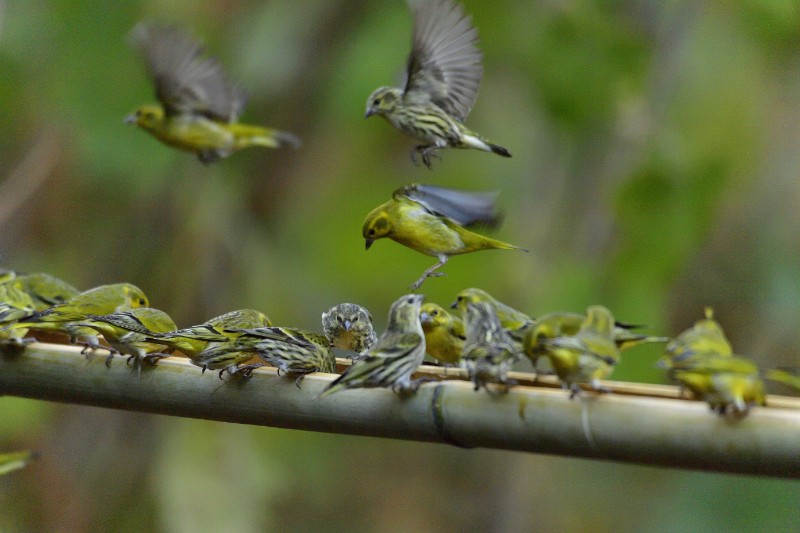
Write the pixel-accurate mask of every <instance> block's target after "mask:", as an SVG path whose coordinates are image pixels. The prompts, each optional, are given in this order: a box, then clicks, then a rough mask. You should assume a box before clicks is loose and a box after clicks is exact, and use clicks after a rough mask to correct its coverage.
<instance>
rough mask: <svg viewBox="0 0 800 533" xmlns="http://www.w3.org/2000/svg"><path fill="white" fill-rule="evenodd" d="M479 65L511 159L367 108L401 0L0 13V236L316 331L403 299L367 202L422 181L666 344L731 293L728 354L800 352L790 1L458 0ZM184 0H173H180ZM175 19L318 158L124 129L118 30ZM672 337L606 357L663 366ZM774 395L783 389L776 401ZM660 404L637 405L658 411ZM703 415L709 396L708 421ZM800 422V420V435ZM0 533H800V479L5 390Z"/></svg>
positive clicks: (127, 104)
mask: <svg viewBox="0 0 800 533" xmlns="http://www.w3.org/2000/svg"><path fill="white" fill-rule="evenodd" d="M464 3H465V5H466V8H467V10H468V11H469V12H470V13H471V14H472V15H473V20H474V22H475V24H476V25H477V27H478V29H479V33H480V36H481V39H482V41H481V48H482V50H483V52H484V66H485V76H484V80H483V84H482V88H481V92H480V94H479V98H478V102H477V105H476V106H475V108H474V110H473V112H472V115H471V116H470V118H469V121H468V124H469V125H470V126H471V127H473V128H474V129H475V130H476V131H479V132H481V133H482V134H484V135H486V136H488V137H489V138H490V139H492V140H493V141H495V142H497V143H498V144H501V145H503V146H506V147H507V148H508V149H509V150H510V151H511V152H512V153H513V155H514V157H513V158H512V159H502V158H499V157H496V156H493V155H491V154H485V153H480V152H475V151H455V150H451V151H445V152H442V156H443V158H442V160H441V161H434V169H433V170H432V171H429V170H427V169H425V168H424V167H423V168H417V167H414V166H413V165H412V164H411V162H410V161H409V158H408V153H409V149H410V148H411V146H412V145H413V141H412V140H411V139H410V138H406V137H404V136H403V135H401V134H400V133H398V132H397V131H395V130H394V129H392V128H391V127H390V126H389V125H388V124H386V123H385V122H383V121H382V120H381V119H379V118H373V119H371V120H368V121H365V120H364V119H363V118H362V117H363V113H364V105H365V102H366V97H367V96H368V95H369V94H370V93H371V92H372V90H373V89H375V88H376V87H378V86H380V85H386V84H391V83H393V82H395V81H396V80H397V79H398V78H399V76H400V73H401V70H402V66H403V65H404V61H405V58H406V54H407V52H408V49H409V43H410V34H411V17H410V15H409V13H408V10H407V8H406V6H405V4H404V2H401V1H399V0H396V1H392V2H388V1H384V0H380V1H377V0H372V1H366V0H348V1H341V0H338V1H333V0H315V1H296V0H271V1H267V2H255V1H245V0H203V1H190V0H175V1H172V2H169V3H164V2H159V1H155V0H141V1H129V2H121V3H119V4H114V5H113V7H111V6H110V5H109V4H108V3H107V2H105V1H100V0H86V1H83V2H72V1H66V0H53V1H50V2H36V1H34V2H25V1H13V0H12V1H8V2H5V3H0V14H1V16H2V18H0V79H2V81H1V82H0V138H2V142H1V143H0V256H1V258H2V266H3V267H8V268H15V269H19V270H26V271H39V270H42V271H47V272H50V273H52V274H55V275H58V276H60V277H62V278H64V279H66V280H68V281H70V282H72V283H74V284H75V285H77V286H78V287H79V288H83V289H86V288H90V287H93V286H96V285H99V284H102V283H107V282H115V281H130V282H133V283H135V284H137V285H139V286H140V287H142V288H143V289H144V290H145V291H146V292H147V294H148V295H149V296H150V300H151V303H152V305H154V306H155V307H159V308H162V309H164V310H166V311H168V312H169V313H171V314H172V315H173V316H174V318H175V319H176V321H177V322H178V324H179V325H181V326H186V325H190V324H194V323H198V322H200V321H203V320H205V319H207V318H209V317H211V316H214V315H217V314H220V313H222V312H224V311H228V310H231V309H235V308H244V307H253V308H257V309H261V310H263V311H265V312H267V313H268V314H269V315H270V316H271V317H272V319H273V321H274V322H276V323H278V324H280V325H292V326H300V327H306V328H312V329H319V327H320V325H319V317H320V313H321V312H322V311H323V310H325V309H327V308H328V307H329V306H330V305H333V304H335V303H339V302H341V301H354V302H356V303H360V304H363V305H365V306H367V307H368V308H369V309H371V310H372V312H373V314H374V316H375V319H376V325H377V326H378V328H379V329H382V327H383V325H384V323H385V320H386V317H385V315H386V311H387V309H388V306H389V304H390V303H391V301H392V300H394V299H395V298H396V297H397V296H399V295H400V294H402V293H404V292H405V291H406V290H407V286H408V285H409V284H410V283H411V282H412V281H413V280H414V279H416V277H417V276H418V275H419V274H420V273H421V271H422V270H423V269H425V268H426V267H428V266H430V265H431V264H433V262H434V261H433V259H432V258H429V257H425V256H422V255H419V254H417V253H415V252H413V251H411V250H408V249H406V248H403V247H401V246H400V245H397V244H395V243H392V242H390V241H380V242H378V243H376V245H375V246H374V247H373V248H372V249H371V250H370V251H369V252H368V253H367V252H365V251H364V243H363V239H362V238H361V235H360V229H361V224H362V221H363V217H364V215H365V214H366V213H367V212H368V211H369V210H370V209H371V208H372V207H374V206H376V205H378V204H380V203H382V202H384V201H385V200H387V199H388V198H389V197H390V194H391V192H392V191H393V190H394V189H395V188H396V187H397V186H399V185H401V184H403V183H407V182H411V181H417V182H423V183H431V184H436V185H442V186H454V187H463V188H466V189H478V190H480V189H490V190H499V191H501V192H502V194H501V197H500V199H501V204H502V207H503V209H504V211H505V213H506V221H505V225H504V226H503V227H502V228H501V229H500V230H499V231H498V232H497V233H496V236H497V237H498V238H501V239H503V240H508V241H510V242H513V243H516V244H519V245H521V246H524V247H526V248H529V249H530V250H531V252H530V253H529V254H523V253H514V252H499V251H498V252H482V253H479V254H472V255H467V256H462V257H456V258H453V260H452V261H451V262H450V263H449V264H448V265H447V266H446V267H445V269H444V270H445V272H446V273H447V276H446V277H443V278H439V279H434V280H429V281H428V282H427V283H426V284H425V285H424V286H423V292H425V293H426V294H427V296H428V299H429V301H436V302H439V303H442V304H446V303H449V302H451V301H452V299H453V297H454V295H455V294H456V292H457V291H459V290H460V289H462V288H465V287H469V286H479V287H482V288H484V289H486V290H488V291H489V292H491V293H493V294H494V295H495V296H497V297H498V298H500V299H502V300H504V301H506V302H508V303H509V304H511V305H514V306H515V307H518V308H520V309H523V310H525V311H528V312H530V313H531V314H532V315H539V314H542V313H545V312H548V311H552V310H573V311H581V310H583V309H585V308H586V306H587V305H589V304H593V303H603V304H605V305H607V306H608V307H610V308H611V309H612V310H613V311H614V313H615V315H616V316H617V318H618V319H620V320H624V321H627V322H635V323H643V324H649V325H651V326H652V330H651V331H653V332H654V333H663V334H676V333H678V332H679V331H681V330H683V329H685V328H686V327H688V326H689V325H691V323H692V322H693V321H694V320H696V319H698V318H699V317H701V315H702V309H703V306H706V305H713V306H714V307H715V309H716V315H717V318H718V319H719V321H720V322H721V323H722V325H723V327H725V329H726V331H727V333H728V335H729V337H730V338H731V340H732V342H733V345H734V347H735V349H736V351H737V352H738V353H742V354H745V355H749V356H751V357H753V358H755V359H756V360H757V361H758V362H759V363H761V364H764V365H794V366H797V365H800V355H798V354H800V336H799V335H798V333H797V330H798V325H800V209H798V207H800V180H799V179H798V176H797V168H798V167H799V166H800V4H798V2H796V1H793V0H770V1H764V2H746V1H742V2H737V1H733V0H729V1H724V0H719V1H712V0H708V1H697V2H655V1H616V2H615V1H603V2H595V1H592V0H538V1H531V0H495V1H493V2H481V1H478V0H465V2H464ZM165 4H166V5H165ZM140 20H159V21H167V22H178V23H179V24H180V25H182V26H184V27H185V28H186V29H187V30H189V31H191V32H192V33H193V34H194V35H196V36H198V37H200V38H202V39H203V40H205V41H206V43H207V44H208V50H209V52H210V53H211V54H212V55H215V56H217V57H219V58H220V60H221V61H222V63H223V64H224V65H225V66H226V68H227V70H228V71H229V73H230V75H231V77H232V78H234V79H236V80H239V81H240V82H241V84H242V85H243V86H244V87H245V88H246V89H247V90H248V91H249V93H250V95H251V100H250V104H249V106H248V108H247V109H246V111H245V114H244V117H243V119H244V120H245V121H247V122H252V123H261V124H265V125H270V126H275V127H279V128H282V129H286V130H289V131H292V132H295V133H297V134H299V135H300V136H301V137H302V138H303V141H304V145H303V147H302V149H300V150H297V151H292V150H282V151H270V150H266V149H249V150H246V151H243V152H241V153H239V154H236V155H234V156H233V157H231V158H229V159H226V160H223V161H221V162H219V163H217V164H215V165H213V166H209V167H206V166H203V165H202V164H201V163H199V162H198V161H197V160H196V159H195V158H193V157H192V156H191V155H188V154H185V153H182V152H178V151H175V150H172V149H169V148H167V147H165V146H164V145H161V144H160V143H158V142H157V141H155V140H154V139H153V138H151V137H150V136H148V135H146V134H145V133H144V132H142V131H139V130H137V129H136V128H133V127H130V126H126V125H124V124H123V123H122V118H123V117H124V116H125V115H126V114H127V113H129V112H130V111H132V110H133V109H134V108H135V107H136V106H138V105H140V104H142V103H147V102H151V101H153V90H152V87H151V86H150V84H149V81H148V79H147V78H146V76H145V73H144V68H143V65H142V64H141V62H140V60H139V58H138V57H137V56H136V54H135V53H134V52H133V50H132V49H130V48H129V47H128V46H127V44H126V42H125V37H126V34H127V32H128V31H129V30H130V29H131V28H132V27H133V26H134V24H135V23H136V22H138V21H140ZM658 356H659V349H658V347H643V348H637V349H636V350H634V351H632V352H629V353H626V358H625V361H624V362H623V364H622V365H621V366H620V367H619V368H618V370H617V371H616V373H615V376H614V377H615V378H618V379H624V380H638V381H649V382H661V380H662V379H663V378H662V376H661V374H660V372H659V371H658V370H657V369H655V368H654V362H655V360H656V359H657V357H658ZM774 392H783V393H785V392H786V391H774ZM643 416H646V414H643ZM711 416H712V415H711V414H709V417H711ZM798 438H800V436H799V437H798ZM17 448H33V449H36V450H38V451H40V452H41V459H40V460H38V461H36V462H35V463H34V464H33V465H31V466H29V467H28V468H26V469H25V470H22V471H20V472H17V473H14V474H12V475H9V476H4V477H2V478H0V531H57V530H62V531H142V530H158V531H170V532H172V531H176V532H181V531H187V532H188V531H192V532H197V531H221V530H226V531H266V530H273V531H289V530H291V531H320V530H329V531H364V532H368V531H369V532H372V531H378V532H383V531H389V532H394V531H420V530H451V531H546V530H552V531H557V530H560V531H565V530H572V531H580V530H584V531H585V530H590V529H591V530H593V531H626V530H627V531H677V530H691V531H703V530H708V531H712V530H717V531H721V530H737V529H738V530H778V529H784V528H785V529H787V530H788V529H794V528H796V527H797V524H798V523H799V522H798V521H799V520H800V506H799V505H798V502H800V485H798V484H797V483H796V482H784V481H780V480H766V479H759V478H751V477H739V476H730V475H712V474H700V473H693V472H684V471H672V470H668V469H655V468H647V467H637V466H629V465H621V464H615V463H604V462H597V461H587V460H577V459H565V458H559V457H550V456H539V455H528V454H521V453H510V452H499V451H489V450H472V451H464V450H459V449H451V448H449V447H445V446H441V445H428V444H419V443H410V442H402V441H390V440H381V439H370V438H357V437H347V436H335V435H327V434H316V433H307V432H300V431H288V430H277V429H270V428H260V427H246V426H238V425H232V424H222V423H211V422H203V421H195V420H183V419H171V418H168V417H159V416H151V415H143V414H138V413H126V412H121V411H114V410H105V409H96V408H86V407H78V406H66V405H55V404H50V403H45V402H37V401H28V400H20V399H15V398H2V399H0V450H6V451H8V450H12V449H17Z"/></svg>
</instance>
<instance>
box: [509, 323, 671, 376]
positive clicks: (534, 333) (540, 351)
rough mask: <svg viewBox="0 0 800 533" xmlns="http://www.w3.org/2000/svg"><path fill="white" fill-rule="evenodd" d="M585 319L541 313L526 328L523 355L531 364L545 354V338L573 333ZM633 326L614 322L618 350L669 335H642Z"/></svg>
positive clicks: (664, 339) (665, 338)
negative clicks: (531, 324)
mask: <svg viewBox="0 0 800 533" xmlns="http://www.w3.org/2000/svg"><path fill="white" fill-rule="evenodd" d="M585 319H586V316H585V315H582V314H580V313H568V312H561V311H555V312H553V313H547V314H546V315H542V316H540V317H539V318H537V319H536V320H535V321H534V324H533V327H530V328H528V331H527V333H526V335H525V338H524V339H523V343H522V344H523V351H524V352H525V355H527V356H528V358H529V359H530V360H531V363H533V366H534V367H536V363H537V361H538V359H539V357H540V356H544V355H546V351H547V350H546V348H545V346H544V341H545V340H546V339H553V338H555V337H562V336H569V335H575V334H576V333H578V331H579V330H580V327H581V324H583V321H584V320H585ZM633 328H634V326H630V325H629V324H623V323H620V322H616V323H615V324H614V334H613V338H614V343H615V344H616V345H617V348H618V349H619V351H620V352H623V351H625V350H628V349H630V348H633V347H634V346H638V345H640V344H645V343H651V342H669V340H670V339H669V337H656V336H652V335H644V334H641V333H636V332H635V331H632V329H633Z"/></svg>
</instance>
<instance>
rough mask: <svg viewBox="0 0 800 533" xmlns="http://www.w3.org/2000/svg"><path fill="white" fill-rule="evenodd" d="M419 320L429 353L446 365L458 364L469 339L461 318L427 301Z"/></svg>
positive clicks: (421, 310) (421, 309)
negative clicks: (465, 343) (465, 342)
mask: <svg viewBox="0 0 800 533" xmlns="http://www.w3.org/2000/svg"><path fill="white" fill-rule="evenodd" d="M419 320H420V323H421V324H422V331H424V332H425V349H426V350H427V352H428V355H430V356H431V357H433V358H434V359H436V360H437V361H439V362H440V363H442V364H443V365H445V366H452V365H458V363H459V362H460V361H461V356H462V353H463V351H464V341H466V340H467V334H466V332H465V331H464V323H463V322H462V321H461V319H460V318H458V317H455V316H453V315H451V314H450V313H448V312H447V311H445V310H444V309H442V308H441V307H440V306H438V305H436V304H435V303H427V304H425V305H423V306H422V307H421V308H420V313H419Z"/></svg>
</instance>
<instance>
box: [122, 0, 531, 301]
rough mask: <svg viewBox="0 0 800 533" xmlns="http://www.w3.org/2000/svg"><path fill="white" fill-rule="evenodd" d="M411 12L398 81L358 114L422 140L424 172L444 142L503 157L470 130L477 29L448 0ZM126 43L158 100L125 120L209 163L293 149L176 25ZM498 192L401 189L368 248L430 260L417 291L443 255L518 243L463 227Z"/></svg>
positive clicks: (373, 215)
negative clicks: (383, 242)
mask: <svg viewBox="0 0 800 533" xmlns="http://www.w3.org/2000/svg"><path fill="white" fill-rule="evenodd" d="M408 3H409V7H410V8H411V10H412V12H413V16H414V30H413V39H412V42H413V44H412V50H411V53H410V55H409V59H408V64H407V68H406V72H405V82H404V84H403V86H402V87H380V88H379V89H377V90H375V91H374V92H373V93H372V94H371V95H370V96H369V98H368V99H367V106H366V114H365V116H366V117H370V116H373V115H378V116H382V117H384V118H385V119H386V120H387V121H388V122H390V123H391V124H392V125H393V126H394V127H395V128H397V129H398V130H400V131H402V132H404V133H406V134H408V135H410V136H412V137H414V138H416V139H417V140H418V141H420V144H418V145H416V146H415V147H414V148H413V150H412V151H411V159H412V161H414V163H415V164H416V163H417V162H418V161H417V158H418V156H419V158H420V159H421V160H422V163H424V164H425V165H426V166H427V167H428V168H430V167H431V158H432V157H438V156H437V152H438V151H439V150H441V149H444V148H471V149H477V150H483V151H486V152H492V153H495V154H498V155H501V156H503V157H511V154H510V153H509V151H508V150H507V149H505V148H503V147H502V146H499V145H497V144H494V143H492V142H490V141H488V140H487V139H485V138H484V137H482V136H480V135H479V134H477V133H475V132H474V131H471V130H470V129H468V128H467V127H466V126H465V125H464V122H465V120H466V118H467V116H468V115H469V112H470V110H471V109H472V107H473V105H474V104H475V100H476V98H477V94H478V88H479V86H480V82H481V79H482V77H483V66H482V64H481V59H482V57H481V52H480V50H479V48H478V47H477V40H478V34H477V30H476V29H475V27H474V26H473V25H472V21H471V18H470V17H469V16H467V15H466V14H465V13H464V10H463V8H462V6H461V5H460V4H458V3H456V2H454V1H453V0H409V2H408ZM131 41H132V43H133V45H134V46H135V48H136V49H137V50H138V51H139V52H140V54H141V55H142V57H143V59H144V61H145V64H146V66H147V69H148V72H149V75H150V78H151V79H152V81H153V84H154V85H155V93H156V97H157V99H158V101H159V103H158V104H155V105H152V104H149V105H144V106H141V107H139V108H138V109H136V111H135V112H134V113H132V114H131V115H130V116H128V117H127V118H126V122H129V123H133V124H136V125H137V126H139V127H140V128H142V129H143V130H145V131H147V132H148V133H150V134H151V135H153V136H154V137H155V138H157V139H158V140H160V141H161V142H163V143H165V144H167V145H170V146H173V147H175V148H178V149H181V150H184V151H188V152H191V153H194V154H195V155H196V156H197V157H198V158H199V159H200V160H201V161H202V162H204V163H207V164H208V163H212V162H214V161H217V160H219V159H221V158H224V157H227V156H229V155H231V154H232V153H234V152H236V151H238V150H240V149H243V148H246V147H248V146H265V147H272V148H278V147H281V146H289V145H290V146H295V147H297V146H299V145H300V141H299V139H298V138H297V137H296V136H295V135H293V134H291V133H287V132H284V131H280V130H277V129H271V128H263V127H260V126H251V125H246V124H242V123H240V122H239V121H238V118H239V116H240V114H241V112H242V110H243V108H244V105H245V102H246V99H247V98H246V94H245V92H244V90H242V88H241V87H240V86H239V85H237V84H236V83H234V82H232V81H231V80H230V79H229V78H228V77H227V75H226V74H225V72H224V71H223V69H222V67H221V65H220V63H219V62H218V61H217V60H216V59H214V58H210V57H203V46H202V44H201V43H199V42H197V41H196V40H194V39H192V38H191V37H189V36H187V35H186V34H185V33H183V32H181V31H180V30H178V29H177V28H175V27H171V26H164V25H159V24H154V23H140V24H138V25H137V26H136V27H135V28H134V29H133V31H132V32H131ZM495 200H496V194H494V193H467V192H462V191H458V190H454V189H447V188H444V187H434V186H430V185H413V184H412V185H407V186H405V187H401V188H399V189H397V190H396V191H395V192H394V194H393V195H392V199H391V200H390V201H388V202H386V203H384V204H382V205H381V206H379V207H377V208H376V209H374V210H373V211H372V212H370V213H369V214H368V215H367V217H366V220H365V221H364V225H363V230H362V233H363V237H364V239H365V240H366V247H367V248H369V247H370V245H371V244H372V242H373V241H374V240H376V239H380V238H384V237H387V238H390V239H393V240H395V241H397V242H399V243H401V244H403V245H405V246H408V247H410V248H412V249H414V250H416V251H418V252H421V253H423V254H426V255H430V256H432V257H435V258H436V259H437V260H438V262H437V263H436V264H435V265H434V266H432V267H431V268H429V269H427V270H426V271H425V272H424V274H423V275H422V276H421V277H420V278H419V279H418V280H416V281H415V282H414V283H413V284H412V285H411V289H412V290H416V289H418V288H419V287H420V285H422V283H423V282H424V281H425V279H427V278H428V277H434V276H438V275H441V274H440V273H438V272H435V271H436V270H437V269H438V268H440V267H441V266H443V265H444V264H445V263H446V262H447V260H448V258H449V257H450V256H451V255H456V254H463V253H469V252H474V251H477V250H483V249H490V248H497V249H521V248H519V247H517V246H514V245H512V244H508V243H505V242H501V241H498V240H495V239H491V238H489V237H485V236H483V235H480V234H479V233H476V232H474V231H471V229H469V228H471V227H473V226H484V227H491V226H496V225H497V224H498V223H499V217H498V215H497V213H496V212H495Z"/></svg>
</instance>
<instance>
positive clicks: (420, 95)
mask: <svg viewBox="0 0 800 533" xmlns="http://www.w3.org/2000/svg"><path fill="white" fill-rule="evenodd" d="M409 4H410V7H411V10H412V11H413V13H414V36H413V48H412V50H411V55H410V57H409V59H408V68H407V72H406V82H405V87H404V88H402V89H401V88H399V87H381V88H379V89H377V90H375V92H373V93H372V94H371V95H370V96H369V99H368V100H367V112H366V117H371V116H372V115H381V116H382V117H384V118H385V119H386V120H388V121H389V122H390V123H391V124H392V126H394V127H395V128H397V129H398V130H400V131H402V132H403V133H406V134H408V135H410V136H412V137H415V138H417V139H419V140H420V141H422V143H423V144H420V145H418V146H415V147H414V149H413V150H412V151H411V160H412V161H413V162H414V163H415V164H416V162H417V153H418V152H419V153H420V154H421V155H422V162H423V163H425V165H426V166H427V167H428V168H430V167H431V159H430V158H431V156H432V155H435V152H436V150H438V149H440V148H447V147H451V148H475V149H477V150H483V151H485V152H494V153H495V154H498V155H501V156H503V157H511V154H510V153H509V152H508V150H506V149H505V148H503V147H502V146H498V145H496V144H492V143H491V142H489V141H488V140H486V139H485V138H483V137H481V136H480V135H478V134H477V133H475V132H474V131H471V130H469V129H468V128H467V127H466V126H465V125H464V121H465V120H466V118H467V115H469V112H470V110H471V109H472V106H473V105H474V104H475V99H476V97H477V96H478V87H479V86H480V84H481V78H482V77H483V67H482V66H481V52H480V50H478V47H477V46H476V42H477V40H478V32H477V31H476V30H475V28H474V27H473V26H472V22H471V20H470V17H468V16H466V15H465V14H464V11H463V9H462V7H461V6H460V5H459V4H457V3H455V2H453V1H452V0H428V1H422V0H410V1H409Z"/></svg>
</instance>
